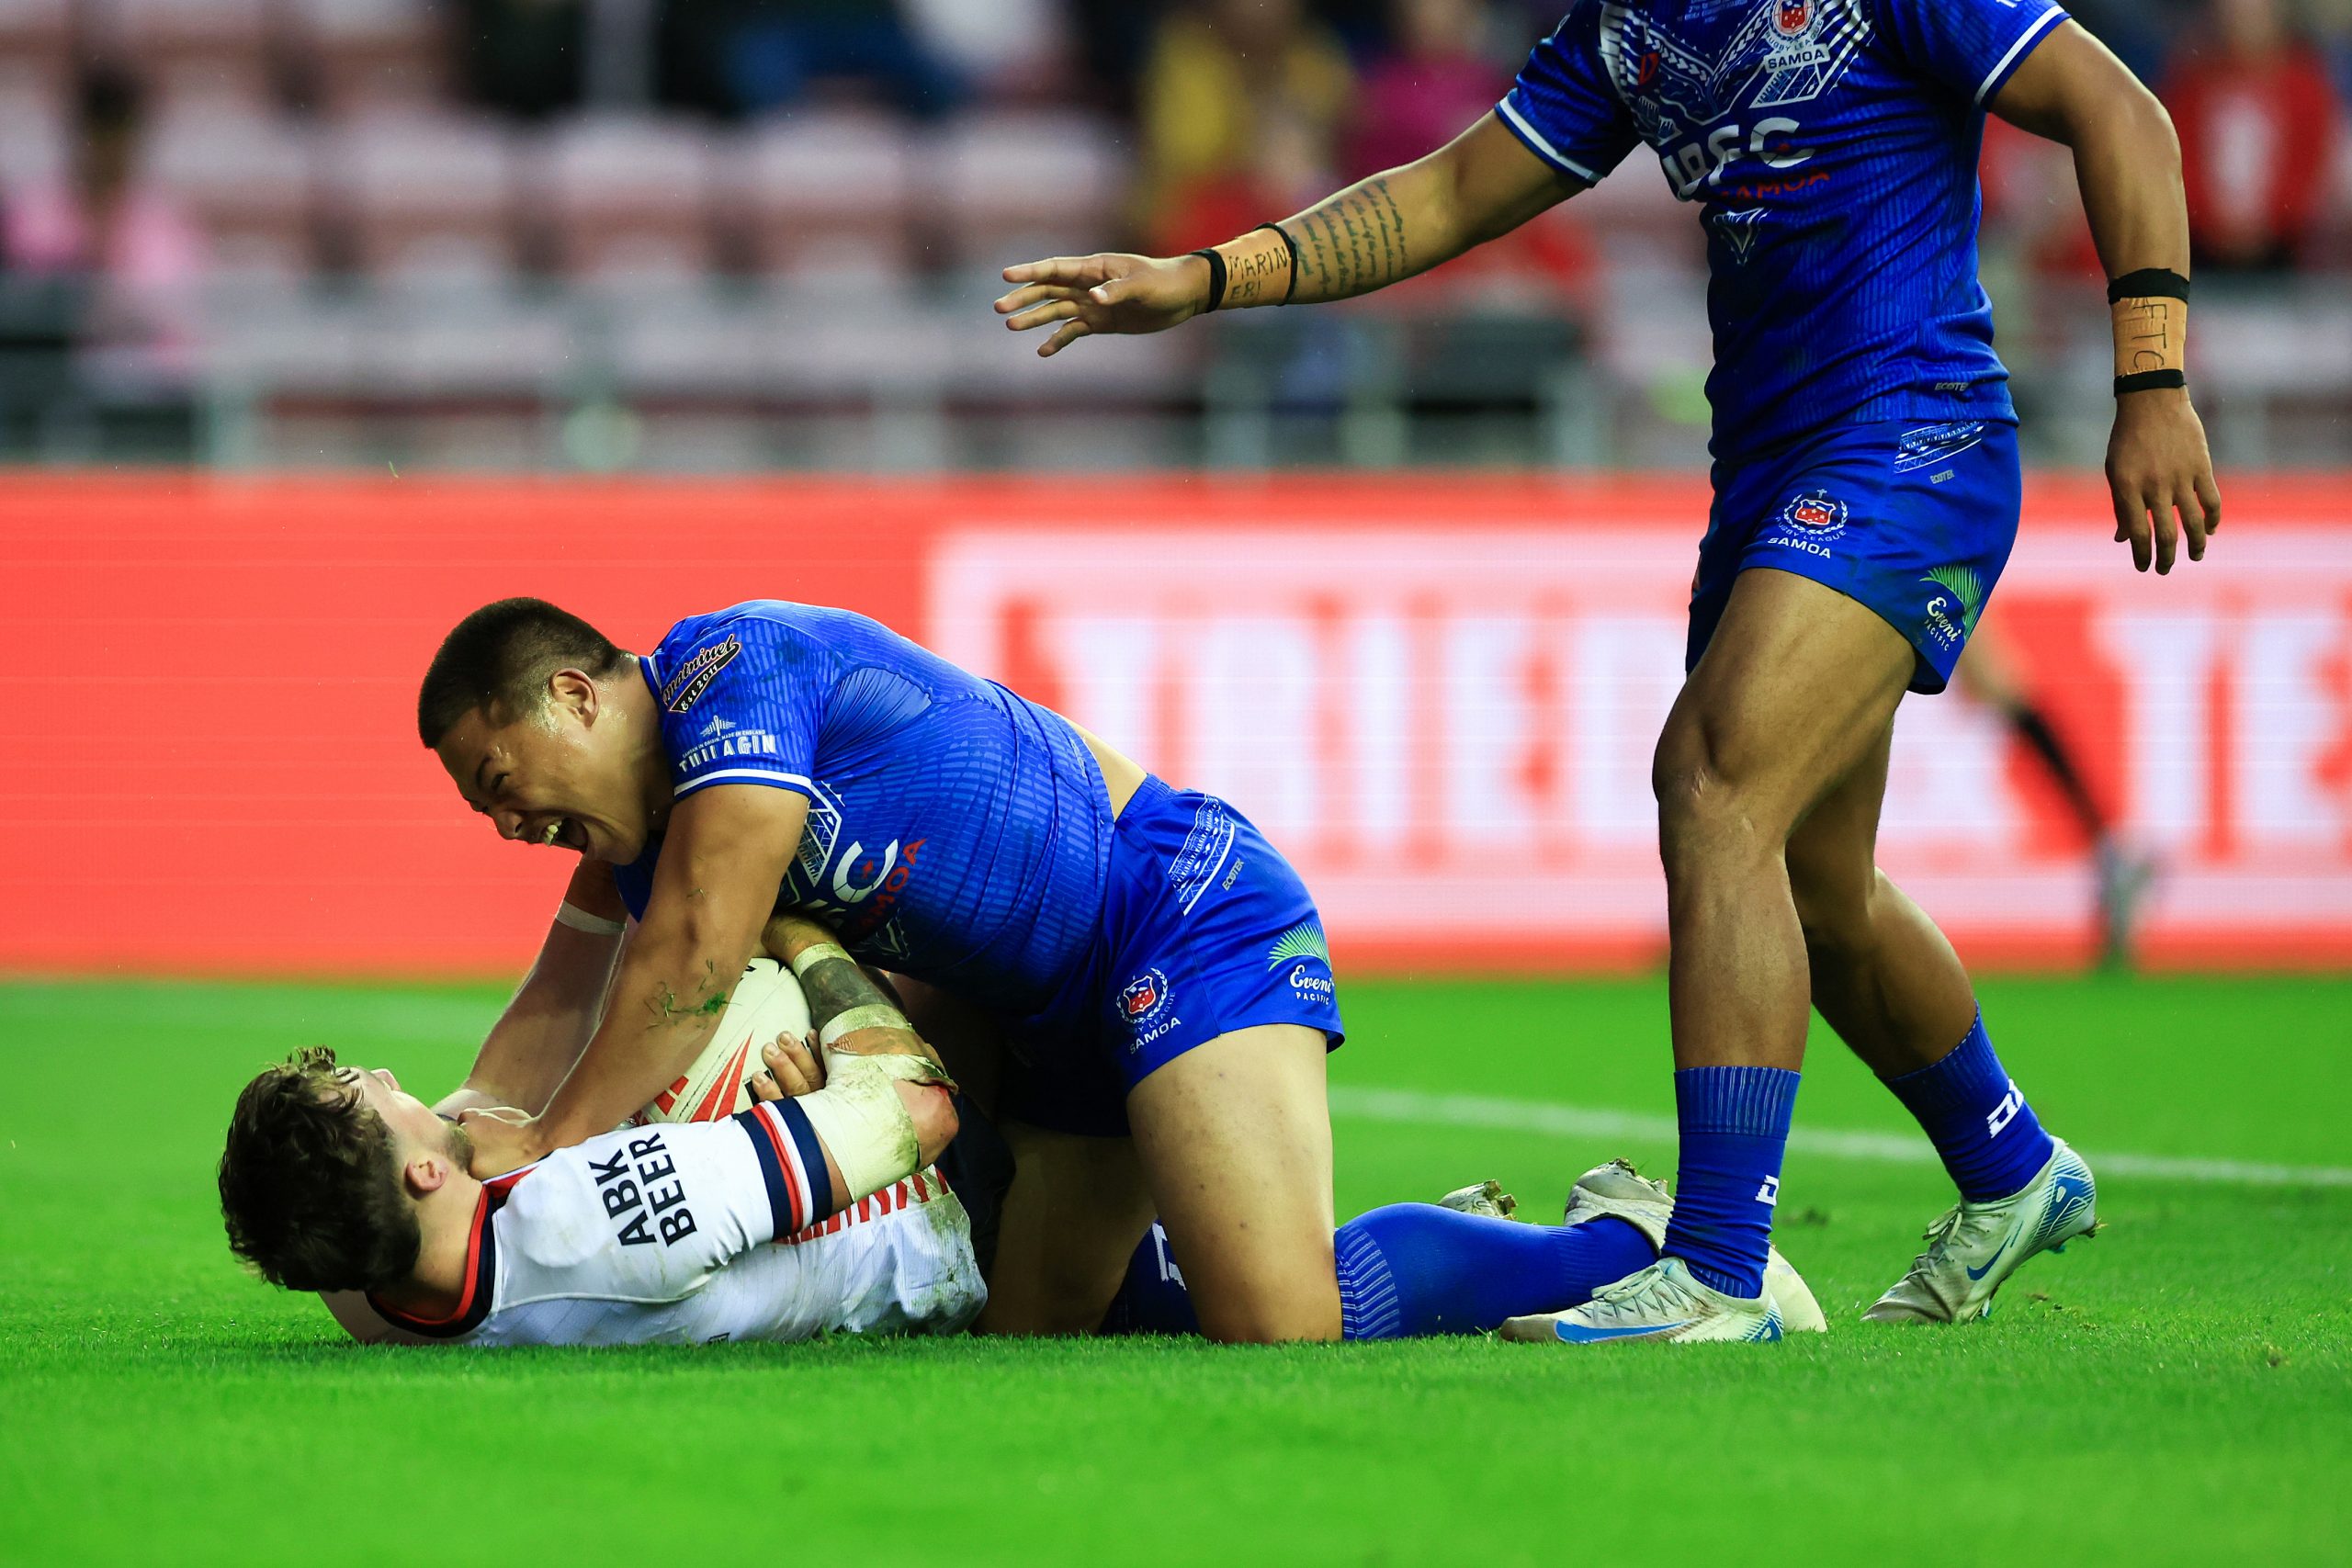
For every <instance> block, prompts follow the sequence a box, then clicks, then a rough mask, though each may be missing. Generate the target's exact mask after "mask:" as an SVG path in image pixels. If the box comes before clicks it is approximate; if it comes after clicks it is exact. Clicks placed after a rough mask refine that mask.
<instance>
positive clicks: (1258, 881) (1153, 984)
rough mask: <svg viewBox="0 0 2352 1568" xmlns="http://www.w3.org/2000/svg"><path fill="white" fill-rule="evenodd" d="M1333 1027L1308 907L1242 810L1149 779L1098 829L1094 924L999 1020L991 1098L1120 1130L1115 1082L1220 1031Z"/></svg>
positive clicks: (1336, 1015) (1333, 1037) (1131, 1081)
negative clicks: (1042, 989) (1031, 993)
mask: <svg viewBox="0 0 2352 1568" xmlns="http://www.w3.org/2000/svg"><path fill="white" fill-rule="evenodd" d="M1263 1023H1296V1024H1303V1025H1305V1026H1306V1027H1307V1028H1309V1029H1317V1030H1320V1031H1321V1032H1323V1035H1324V1038H1325V1040H1326V1042H1327V1043H1328V1045H1329V1048H1332V1049H1337V1048H1338V1046H1339V1044H1340V1040H1341V1038H1342V1036H1343V1033H1344V1031H1343V1030H1342V1028H1341V1025H1340V998H1339V988H1338V987H1337V986H1336V985H1335V984H1334V982H1333V979H1332V975H1331V955H1330V950H1329V947H1328V946H1327V945H1326V944H1325V942H1324V937H1323V920H1322V917H1321V915H1320V914H1318V913H1317V910H1316V908H1315V900H1314V898H1313V897H1311V896H1309V895H1308V893H1307V891H1306V883H1304V882H1302V881H1301V880H1299V875H1298V873H1297V872H1296V871H1295V870H1293V869H1292V868H1291V864H1290V863H1289V862H1288V861H1286V860H1284V859H1283V856H1282V853H1281V852H1280V851H1278V850H1276V849H1275V848H1274V847H1273V845H1272V844H1271V843H1269V842H1268V841H1267V840H1266V837H1265V835H1264V834H1262V833H1261V832H1259V831H1258V829H1256V828H1255V827H1253V826H1252V825H1251V824H1250V819H1249V818H1246V817H1244V816H1242V815H1241V813H1239V812H1238V811H1236V810H1235V809H1234V808H1233V807H1231V806H1228V805H1227V804H1226V803H1225V802H1224V801H1222V800H1219V799H1218V798H1217V797H1216V796H1215V795H1202V794H1199V793H1197V792H1195V791H1192V790H1178V789H1172V788H1170V786H1169V785H1167V784H1163V783H1162V782H1160V781H1159V779H1157V778H1148V779H1146V780H1145V781H1144V783H1143V784H1142V786H1141V787H1140V788H1139V789H1137V790H1136V795H1135V797H1134V798H1133V799H1132V800H1130V801H1128V802H1127V806H1126V808H1125V810H1124V811H1122V812H1120V814H1119V819H1118V822H1117V823H1116V825H1115V826H1114V829H1113V835H1112V844H1111V860H1110V876H1109V890H1108V894H1107V896H1106V897H1105V899H1104V905H1103V929H1102V930H1101V931H1100V932H1098V933H1097V935H1096V937H1095V941H1094V943H1093V946H1092V948H1091V950H1090V951H1089V953H1088V954H1087V957H1086V959H1085V961H1084V963H1082V964H1080V966H1079V968H1078V969H1077V971H1075V972H1074V974H1073V976H1072V977H1071V979H1070V980H1069V983H1068V984H1067V985H1066V986H1065V987H1064V988H1063V990H1062V993H1061V995H1060V996H1059V997H1057V998H1056V999H1055V1001H1054V1003H1053V1004H1052V1005H1051V1006H1049V1007H1048V1008H1046V1010H1044V1011H1042V1012H1040V1013H1038V1014H1036V1015H1035V1017H1032V1018H1030V1019H1026V1020H1023V1021H1021V1022H1019V1023H1017V1024H1015V1025H1014V1026H1013V1028H1012V1031H1011V1032H1010V1041H1009V1043H1010V1045H1011V1055H1012V1059H1011V1060H1010V1061H1009V1062H1008V1064H1007V1071H1006V1086H1005V1089H1006V1092H1005V1095H1004V1100H1003V1105H1004V1111H1005V1114H1006V1115H1007V1116H1009V1117H1012V1118H1014V1119H1016V1120H1019V1121H1023V1122H1029V1123H1031V1124H1033V1125H1035V1126H1040V1127H1047V1128H1051V1129H1054V1130H1056V1131H1058V1132H1066V1133H1080V1134H1097V1135H1103V1136H1116V1135H1120V1134H1125V1132H1126V1131H1127V1117H1126V1098H1127V1091H1128V1090H1130V1089H1133V1088H1134V1087H1135V1086H1136V1085H1137V1084H1139V1083H1141V1082H1142V1081H1143V1080H1144V1079H1145V1078H1147V1077H1149V1076H1150V1075H1151V1074H1152V1073H1154V1072H1155V1071H1157V1070H1158V1069H1159V1068H1160V1067H1163V1066H1167V1065H1168V1064H1169V1063H1170V1062H1171V1061H1174V1060H1175V1059H1176V1058H1177V1057H1179V1056H1181V1055H1183V1054H1184V1053H1185V1052H1187V1051H1190V1050H1192V1049H1193V1047H1194V1046H1196V1045H1200V1044H1203V1043H1206V1042H1207V1041H1210V1040H1214V1039H1216V1037H1217V1036H1218V1035H1220V1034H1229V1033H1231V1032H1234V1031H1235V1030H1238V1029H1248V1028H1250V1027H1252V1026H1254V1025H1257V1024H1263Z"/></svg>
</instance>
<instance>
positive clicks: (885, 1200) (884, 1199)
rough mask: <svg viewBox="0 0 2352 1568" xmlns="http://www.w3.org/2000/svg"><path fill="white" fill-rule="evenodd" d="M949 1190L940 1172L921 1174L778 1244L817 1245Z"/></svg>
mask: <svg viewBox="0 0 2352 1568" xmlns="http://www.w3.org/2000/svg"><path fill="white" fill-rule="evenodd" d="M926 1176H927V1177H929V1178H930V1180H929V1181H925V1180H924V1179H923V1178H924V1177H926ZM946 1190H947V1183H946V1182H944V1181H943V1180H941V1179H940V1178H939V1172H937V1171H936V1170H928V1169H927V1170H922V1171H918V1172H917V1173H916V1174H915V1175H913V1176H910V1177H908V1178H907V1179H904V1180H901V1181H897V1182H893V1183H892V1184H891V1185H889V1186H888V1187H886V1188H884V1189H882V1190H880V1191H879V1192H876V1193H875V1194H874V1195H873V1196H872V1197H870V1198H860V1199H859V1200H858V1201H857V1204H856V1206H855V1207H854V1208H849V1209H843V1210H842V1212H841V1213H838V1214H835V1215H833V1216H832V1217H831V1218H830V1219H827V1220H823V1221H821V1222H820V1223H818V1224H813V1225H810V1226H809V1227H808V1228H807V1229H805V1230H801V1231H797V1232H795V1233H794V1234H793V1235H787V1236H779V1237H778V1238H777V1244H778V1245H779V1246H783V1247H794V1246H797V1245H798V1244H799V1243H801V1242H804V1241H814V1240H816V1239H817V1238H818V1237H819V1236H820V1235H839V1234H840V1233H841V1230H842V1227H843V1226H844V1225H856V1224H868V1223H870V1222H872V1221H874V1220H877V1219H880V1218H881V1217H882V1216H883V1215H885V1214H889V1213H895V1212H897V1211H898V1210H900V1209H910V1208H913V1207H914V1206H915V1205H917V1204H919V1203H928V1202H931V1201H933V1200H934V1199H936V1198H938V1197H939V1196H940V1195H941V1194H943V1193H944V1192H945V1191H946Z"/></svg>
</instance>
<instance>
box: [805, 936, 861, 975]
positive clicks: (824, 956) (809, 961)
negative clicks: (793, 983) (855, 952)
mask: <svg viewBox="0 0 2352 1568" xmlns="http://www.w3.org/2000/svg"><path fill="white" fill-rule="evenodd" d="M836 958H838V959H840V960H841V961H842V963H844V964H854V963H856V962H857V960H856V959H854V958H852V957H851V956H850V955H849V949H847V948H845V947H843V946H842V945H841V944H840V943H838V942H819V943H817V944H816V945H815V946H813V947H804V948H802V949H801V950H800V951H799V952H798V953H795V954H794V955H793V959H792V977H793V978H794V979H796V980H798V979H804V978H806V977H807V976H808V974H809V970H811V969H814V968H815V967H817V965H818V964H831V962H832V961H833V960H834V959H836Z"/></svg>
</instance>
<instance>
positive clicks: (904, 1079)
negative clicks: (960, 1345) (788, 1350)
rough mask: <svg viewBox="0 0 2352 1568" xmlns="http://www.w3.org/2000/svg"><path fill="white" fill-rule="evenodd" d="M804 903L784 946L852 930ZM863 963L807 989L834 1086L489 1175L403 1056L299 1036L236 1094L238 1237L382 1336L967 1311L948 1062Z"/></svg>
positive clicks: (967, 1246) (704, 1328)
mask: <svg viewBox="0 0 2352 1568" xmlns="http://www.w3.org/2000/svg"><path fill="white" fill-rule="evenodd" d="M801 924H802V926H803V934H802V939H801V940H800V941H799V942H785V943H775V942H772V943H771V946H772V947H781V948H782V949H783V951H781V952H779V953H778V956H779V957H786V961H787V962H789V961H790V958H791V957H795V956H799V957H805V955H806V954H807V953H809V951H810V950H811V949H823V950H825V951H826V953H827V956H828V958H829V956H830V953H839V951H840V950H839V949H838V948H833V947H831V943H830V935H829V933H825V932H824V931H822V928H819V927H813V926H809V925H808V924H807V923H806V922H802V923H801ZM811 933H813V934H811ZM823 961H825V960H820V962H823ZM838 966H839V967H842V968H846V969H849V970H852V971H854V969H855V965H854V964H838ZM859 980H860V981H861V982H863V986H862V988H861V987H858V986H856V985H852V986H847V987H843V986H839V985H836V986H832V987H825V988H824V989H825V993H826V994H827V995H829V996H831V997H834V998H839V999H837V1000H835V1001H834V1002H833V1004H832V1005H831V1006H827V1007H820V1008H812V1010H811V1019H812V1021H813V1022H814V1023H815V1024H816V1025H817V1026H818V1028H819V1030H820V1034H821V1035H822V1036H824V1037H825V1038H827V1039H829V1040H830V1041H831V1042H832V1043H831V1045H829V1046H828V1047H827V1048H826V1055H828V1056H829V1057H830V1059H831V1062H832V1064H833V1066H834V1071H833V1073H832V1075H831V1078H830V1081H825V1082H823V1087H822V1088H819V1089H815V1090H814V1092H811V1093H809V1094H807V1095H805V1096H802V1097H800V1098H797V1099H788V1098H783V1097H782V1093H781V1089H774V1088H772V1089H770V1090H769V1093H770V1095H772V1096H774V1097H775V1098H770V1099H767V1100H764V1101H763V1103H761V1104H759V1105H756V1106H754V1107H753V1108H752V1109H751V1110H749V1111H744V1112H743V1113H741V1115H737V1116H733V1117H730V1118H729V1119H727V1120H725V1121H720V1122H701V1123H689V1124H662V1125H653V1126H645V1127H627V1128H622V1129H620V1130H618V1131H616V1132H612V1133H607V1134H603V1135H601V1136H599V1137H595V1138H591V1139H589V1140H588V1141H586V1142H585V1143H582V1144H579V1145H573V1146H571V1147H569V1148H565V1149H561V1150H559V1151H557V1152H556V1153H554V1154H551V1155H549V1156H547V1157H546V1158H544V1159H541V1160H538V1161H537V1162H536V1163H534V1164H532V1165H529V1166H526V1167H524V1168H521V1169H519V1170H515V1171H513V1172H509V1173H507V1174H506V1175H503V1176H499V1177H495V1178H492V1179H489V1180H487V1181H483V1180H478V1179H475V1178H474V1177H473V1176H472V1175H470V1174H469V1169H468V1166H469V1155H470V1153H471V1150H470V1147H469V1143H470V1140H469V1136H468V1134H467V1133H466V1131H465V1129H464V1128H463V1127H461V1126H459V1125H458V1124H457V1123H456V1122H453V1121H452V1120H450V1119H449V1118H448V1117H447V1115H446V1114H443V1113H439V1112H436V1111H435V1110H434V1109H433V1108H432V1107H430V1106H428V1105H426V1104H425V1103H424V1101H422V1100H418V1099H417V1098H415V1097H414V1096H413V1095H411V1094H408V1093H406V1092H405V1091H403V1090H402V1089H401V1087H400V1084H399V1081H398V1080H397V1079H396V1078H394V1077H393V1076H392V1075H391V1074H390V1073H389V1072H385V1071H381V1070H376V1071H367V1070H363V1069H360V1068H358V1067H353V1066H343V1065H340V1064H338V1063H337V1062H336V1060H335V1058H334V1053H333V1052H332V1051H330V1050H327V1049H325V1048H323V1047H312V1048H311V1049H309V1050H305V1051H301V1052H298V1053H297V1054H296V1055H294V1056H293V1057H292V1058H291V1059H289V1060H288V1062H287V1063H285V1064H283V1065H281V1066H276V1067H272V1068H269V1069H266V1071H264V1072H263V1073H262V1074H260V1075H259V1076H258V1077H255V1078H254V1081H253V1082H252V1083H251V1084H249V1085H248V1086H247V1087H246V1089H245V1090H244V1092H243V1094H242V1095H241V1096H240V1097H239V1099H238V1102H237V1109H236V1113H235V1115H234V1118H233V1119H232V1122H231V1126H230V1132H229V1139H228V1147H227V1150H226V1152H225V1153H224V1154H223V1156H222V1157H221V1162H220V1198H221V1210H222V1215H223V1218H224V1220H225V1222H226V1224H227V1227H228V1232H229V1240H230V1246H231V1247H232V1249H233V1250H234V1251H236V1252H237V1253H238V1255H239V1256H241V1257H243V1258H246V1259H247V1260H248V1261H249V1262H251V1263H252V1264H254V1267H255V1268H256V1269H258V1270H259V1271H260V1272H261V1274H262V1275H263V1276H264V1277H265V1278H266V1279H267V1280H270V1281H272V1282H273V1283H276V1284H278V1285H282V1286H286V1287H288V1288H290V1289H296V1290H315V1291H319V1292H323V1293H327V1294H328V1297H329V1305H330V1306H331V1307H332V1308H333V1309H334V1312H335V1315H336V1317H337V1319H338V1320H339V1321H341V1322H342V1323H343V1324H344V1325H345V1327H346V1328H347V1329H349V1330H350V1331H351V1332H352V1333H353V1334H354V1335H355V1336H356V1337H359V1338H362V1339H383V1338H394V1339H401V1340H406V1341H410V1342H425V1341H435V1340H439V1341H461V1342H465V1343H469V1344H476V1345H533V1344H538V1345H546V1344H563V1345H614V1344H701V1343H709V1342H712V1341H716V1340H723V1339H802V1338H808V1337H811V1336H814V1335H817V1334H820V1333H826V1332H831V1331H849V1332H858V1333H953V1332H956V1331H957V1330H960V1329H962V1328H963V1327H964V1326H966V1325H967V1324H969V1323H970V1321H971V1320H972V1318H973V1317H974V1316H976V1315H977V1314H978V1312H979V1310H980V1308H981V1306H982V1305H983V1304H984V1303H985V1302H986V1301H987V1288H986V1286H985V1285H984V1284H983V1283H982V1280H981V1276H980V1269H979V1264H978V1259H977V1258H976V1257H975V1254H974V1251H973V1245H972V1235H971V1228H970V1222H969V1218H968V1215H967V1213H966V1210H965V1208H964V1206H963V1204H962V1202H961V1201H959V1200H958V1199H957V1198H956V1195H955V1194H954V1193H953V1192H951V1191H950V1190H948V1189H947V1187H946V1186H945V1185H944V1183H943V1182H942V1180H941V1179H940V1177H939V1174H938V1172H937V1170H936V1169H935V1168H933V1161H934V1160H936V1159H937V1158H938V1157H939V1156H940V1154H941V1152H942V1151H943V1150H944V1148H945V1147H946V1146H947V1145H948V1142H949V1141H950V1140H951V1139H952V1138H953V1137H954V1136H955V1135H956V1129H957V1117H956V1111H955V1108H954V1104H953V1101H952V1100H951V1099H950V1096H949V1088H950V1085H949V1083H948V1081H947V1080H946V1079H945V1077H944V1074H942V1073H941V1072H940V1071H939V1070H938V1068H937V1066H936V1065H935V1061H934V1060H933V1058H932V1057H931V1056H930V1055H929V1054H928V1052H927V1051H926V1050H925V1048H924V1047H923V1045H922V1042H921V1041H920V1040H919V1039H917V1038H916V1037H915V1035H914V1033H913V1032H912V1031H911V1030H910V1028H909V1027H908V1025H907V1021H906V1019H905V1018H904V1016H903V1015H901V1014H900V1013H899V1011H898V1010H897V1009H896V1008H895V1007H894V1006H892V1005H891V1004H890V1002H889V1001H888V998H886V997H885V996H884V994H883V993H882V992H881V991H880V989H879V988H878V987H874V986H873V985H872V984H871V982H865V981H864V977H863V976H859ZM844 1003H846V1004H848V1005H844ZM768 1059H769V1060H770V1062H771V1063H773V1064H775V1065H776V1066H783V1067H785V1068H786V1071H787V1073H790V1072H791V1068H790V1065H789V1058H788V1057H787V1056H786V1055H783V1054H780V1053H778V1052H776V1051H775V1049H773V1048H772V1050H771V1053H770V1054H769V1056H768ZM800 1059H801V1061H802V1063H803V1064H804V1065H805V1066H807V1067H809V1069H812V1070H810V1071H809V1073H808V1074H807V1075H806V1077H800V1076H799V1075H793V1077H794V1079H795V1080H796V1081H794V1082H793V1087H808V1085H809V1083H810V1082H812V1081H817V1079H818V1075H817V1074H816V1072H815V1071H814V1070H813V1069H814V1066H815V1063H814V1061H813V1059H811V1058H810V1057H809V1056H808V1055H802V1057H801V1058H800ZM770 1243H778V1244H781V1245H775V1246H770V1245H768V1244H770Z"/></svg>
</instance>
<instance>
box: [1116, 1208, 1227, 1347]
mask: <svg viewBox="0 0 2352 1568" xmlns="http://www.w3.org/2000/svg"><path fill="white" fill-rule="evenodd" d="M1200 1331H1201V1320H1200V1318H1199V1316H1198V1315H1196V1314H1194V1313H1193V1296H1192V1292H1189V1291H1187V1290H1186V1289H1185V1288H1184V1276H1183V1274H1182V1272H1181V1271H1179V1270H1178V1269H1177V1267H1176V1256H1175V1254H1173V1253H1171V1252H1170V1251H1169V1250H1168V1232H1167V1230H1166V1229H1165V1228H1164V1227H1163V1226H1162V1225H1161V1224H1160V1223H1159V1221H1158V1220H1154V1221H1152V1222H1151V1229H1150V1230H1148V1231H1147V1232H1146V1233H1145V1234H1144V1238H1143V1245H1142V1246H1141V1247H1136V1255H1135V1256H1134V1257H1133V1258H1128V1259H1127V1277H1126V1279H1125V1280H1123V1281H1121V1282H1120V1285H1119V1293H1118V1294H1117V1295H1115V1296H1114V1297H1112V1298H1111V1309H1110V1311H1108V1312H1106V1313H1104V1314H1103V1326H1102V1327H1101V1328H1100V1329H1098V1330H1096V1332H1097V1333H1101V1334H1198V1333H1199V1332H1200Z"/></svg>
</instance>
